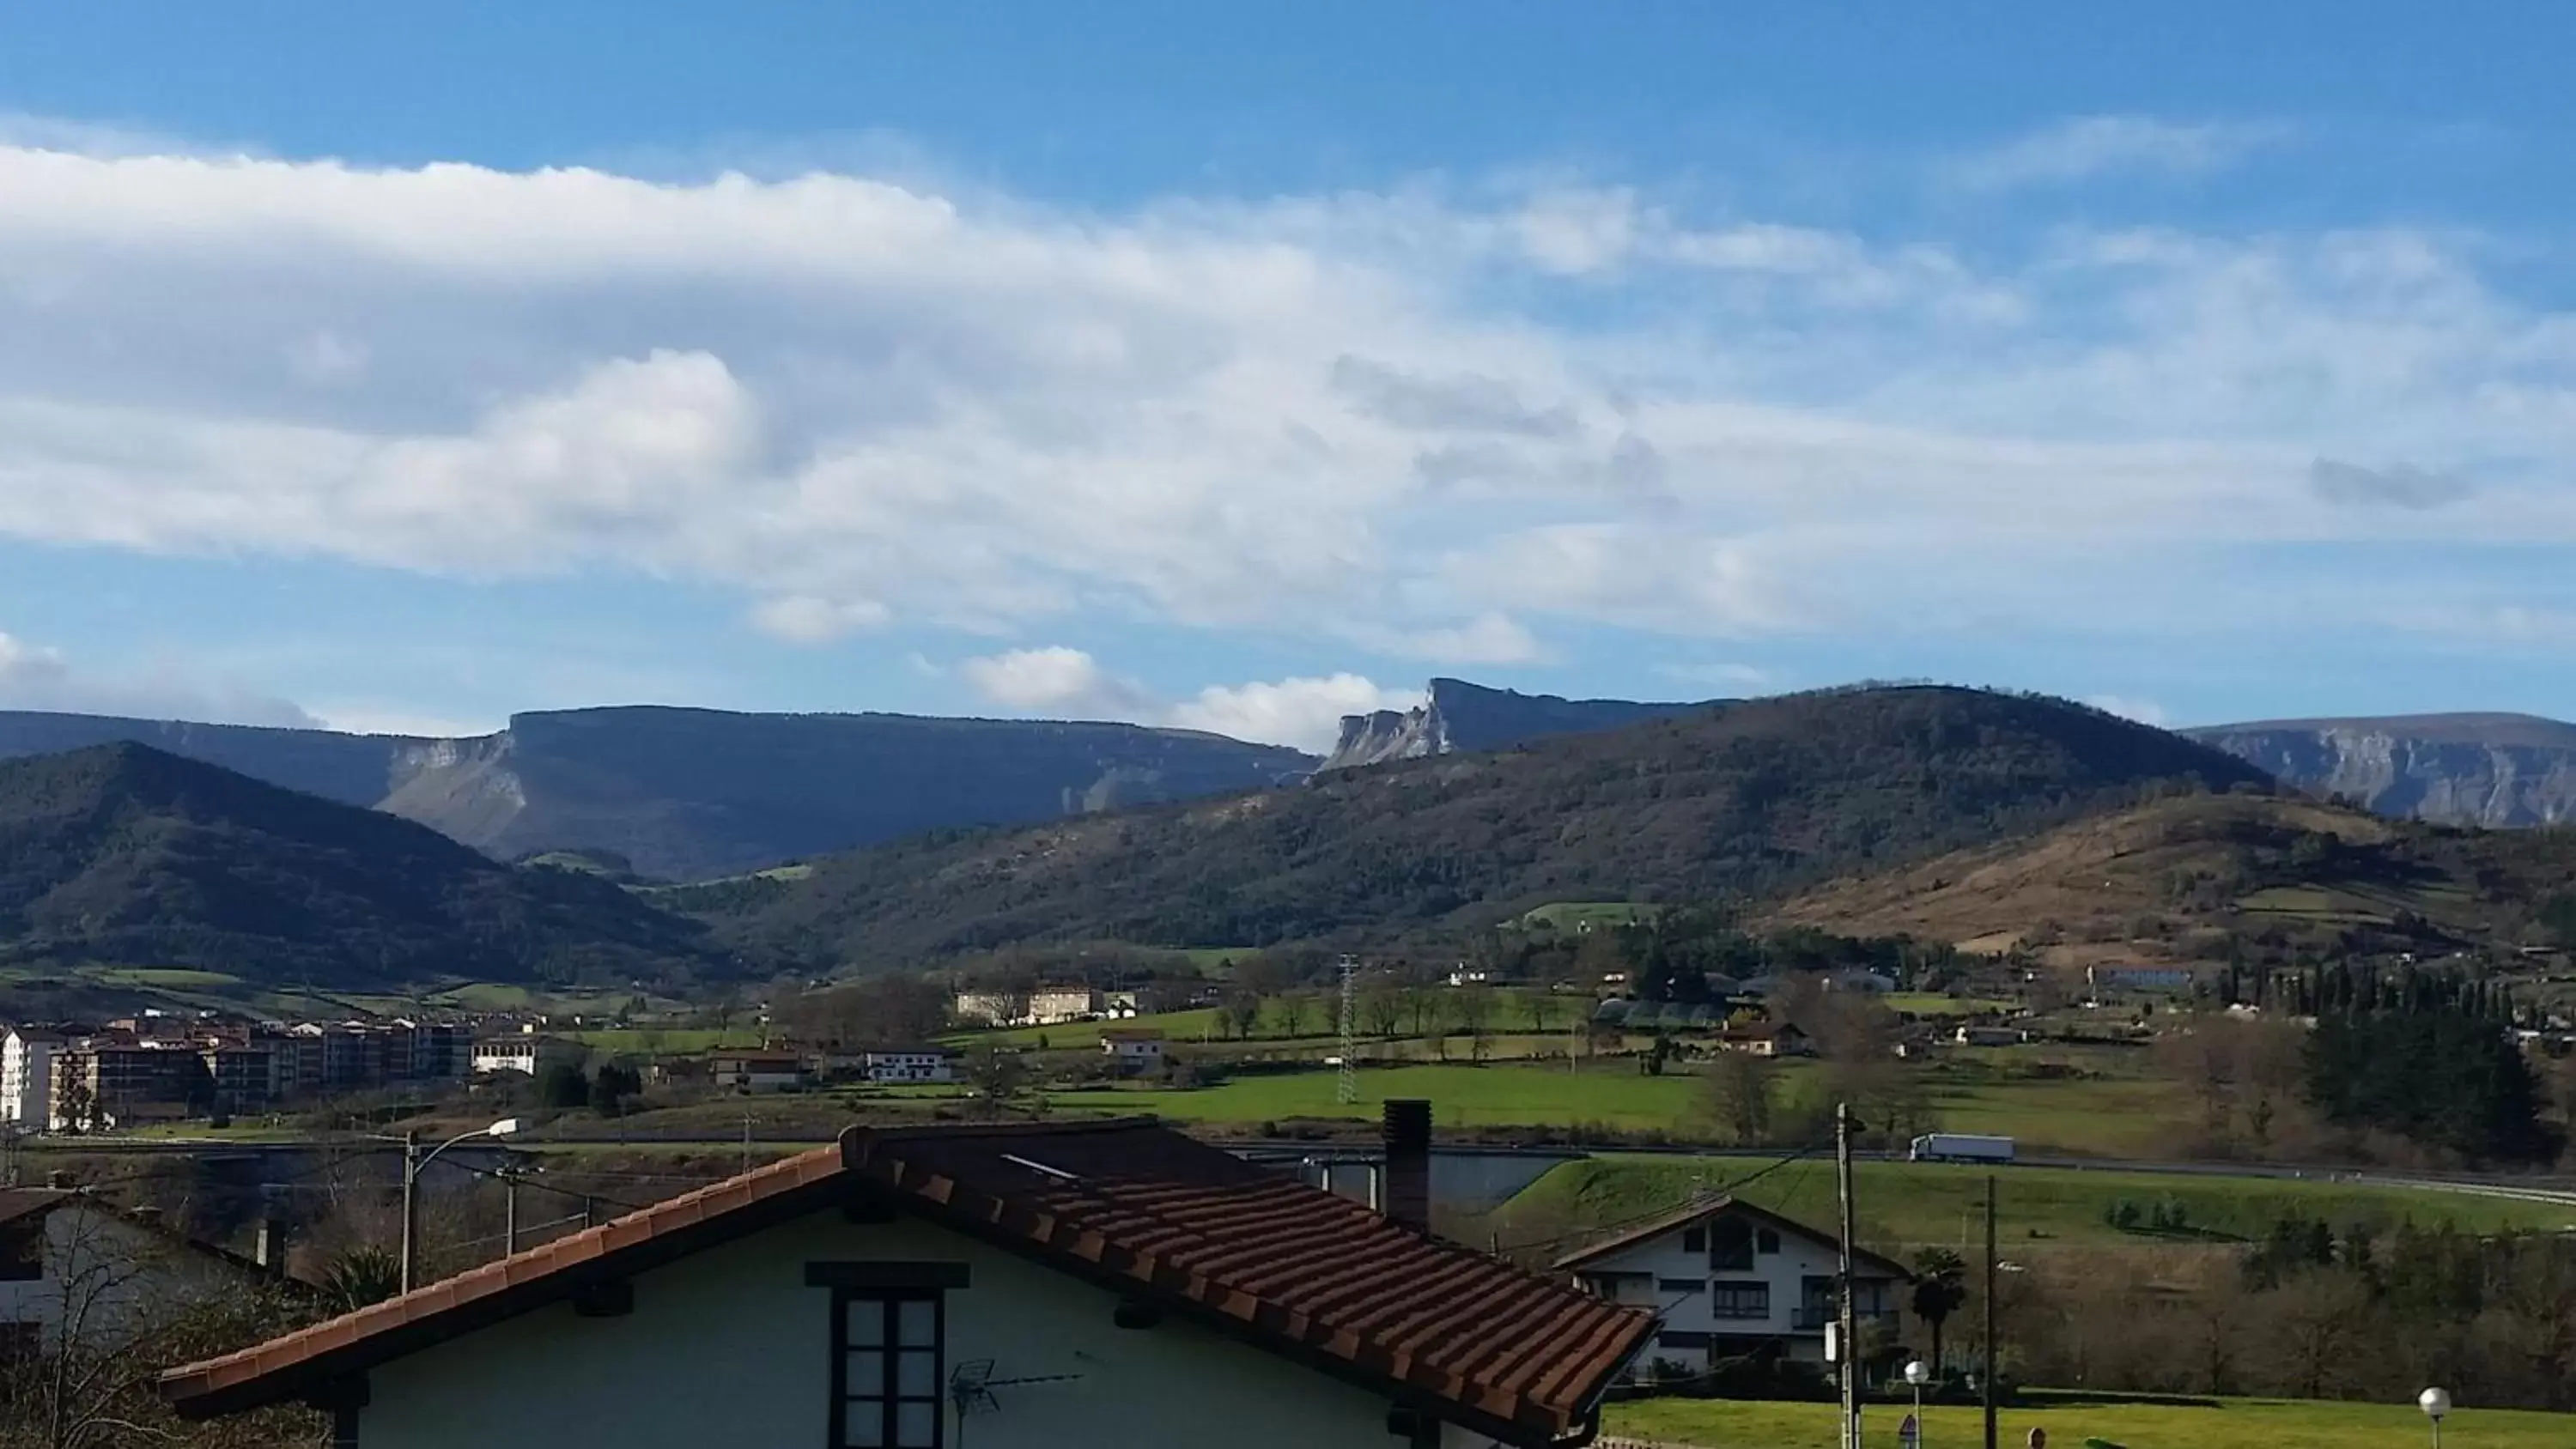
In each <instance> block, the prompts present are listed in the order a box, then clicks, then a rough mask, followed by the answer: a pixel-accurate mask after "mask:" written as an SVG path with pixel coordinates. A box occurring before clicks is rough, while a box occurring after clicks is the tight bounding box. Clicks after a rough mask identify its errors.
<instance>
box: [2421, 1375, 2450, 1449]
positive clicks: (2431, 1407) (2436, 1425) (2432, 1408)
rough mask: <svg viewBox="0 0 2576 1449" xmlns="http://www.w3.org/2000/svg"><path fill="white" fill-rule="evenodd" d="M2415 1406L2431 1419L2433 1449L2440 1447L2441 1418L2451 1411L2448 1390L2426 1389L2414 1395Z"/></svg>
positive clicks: (2439, 1448) (2440, 1448)
mask: <svg viewBox="0 0 2576 1449" xmlns="http://www.w3.org/2000/svg"><path fill="white" fill-rule="evenodd" d="M2415 1407H2417V1408H2419V1409H2422V1410H2423V1411H2424V1417H2425V1418H2427V1419H2430V1420H2432V1421H2433V1449H2442V1418H2443V1416H2444V1415H2446V1414H2448V1413H2450V1412H2451V1393H2450V1390H2448V1389H2426V1390H2425V1391H2424V1392H2422V1393H2420V1394H2418V1395H2416V1396H2415Z"/></svg>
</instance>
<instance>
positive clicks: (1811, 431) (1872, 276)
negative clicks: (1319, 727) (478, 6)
mask: <svg viewBox="0 0 2576 1449" xmlns="http://www.w3.org/2000/svg"><path fill="white" fill-rule="evenodd" d="M23 139H24V138H22V140H23ZM40 139H41V138H40ZM2271 143H2272V142H2271V140H2270V139H2269V138H2268V133H2266V132H2265V129H2264V128H2261V127H2255V128H2251V130H2247V129H2246V128H2231V127H2228V126H2224V125H2211V126H2202V127H2192V126H2183V127H2175V126H2172V125H2169V124H2165V123H2154V122H2141V121H2137V120H2136V119H2135V118H2116V117H2115V118H2097V119H2096V121H2094V122H2091V123H2085V124H2081V125H2076V126H2072V127H2069V128H2067V129H2066V131H2065V132H2064V133H2063V134H2058V135H2054V136H2051V137H2046V138H2034V139H2033V140H2032V141H2031V142H2028V143H2025V144H2024V145H2023V146H2022V147H2021V148H2020V149H2019V150H2018V151H2017V152H2015V153H2014V156H2015V158H2016V159H2014V160H2013V161H2012V164H2010V165H2007V166H2004V167H2002V168H2001V169H2000V170H1994V171H1992V172H1991V173H1990V174H1991V175H1993V176H1996V177H2010V176H2016V175H2017V176H2019V177H2021V178H2023V179H2026V180H2044V179H2049V178H2061V179H2062V178H2068V177H2072V176H2076V175H2080V174H2085V173H2086V171H2087V169H2088V168H2094V169H2110V168H2116V167H2127V168H2131V169H2136V168H2149V169H2160V170H2162V171H2165V172H2167V173H2177V172H2188V171H2191V170H2193V169H2195V168H2201V169H2206V168H2207V167H2209V166H2213V165H2217V164H2224V162H2225V161H2226V160H2227V159H2230V158H2232V157H2234V156H2237V155H2241V154H2243V153H2244V152H2245V151H2246V150H2247V149H2249V148H2251V147H2253V146H2257V145H2265V144H2271ZM0 195H5V196H6V197H7V198H8V205H7V206H5V207H0V535H6V536H8V537H11V538H15V539H29V540H38V541H43V542H51V543H60V544H68V545H80V546H92V547H105V548H116V549H125V550H133V551H138V552H145V553H163V554H170V553H188V554H202V555H217V556H238V555H249V556H261V555H267V556H276V557H322V558H331V559H340V560H354V561H358V562H361V563H366V564H372V565H377V566H382V567H389V568H400V569H408V570H414V571H419V572H424V573H432V574H440V575H448V576H457V577H469V578H488V577H498V576H517V575H565V574H572V573H577V572H583V571H599V572H617V573H624V574H629V575H640V576H644V577H649V578H662V579H671V580H676V581H682V582H686V583H689V584H692V585H699V586H706V587H711V588H713V589H715V590H717V591H719V593H721V594H723V595H726V596H729V597H730V599H731V600H733V602H732V603H731V604H730V605H729V607H732V608H736V609H739V610H741V611H742V612H743V613H744V614H745V615H746V616H747V617H748V619H749V620H750V622H751V623H752V624H753V625H754V626H755V627H757V628H760V629H762V630H765V631H766V632H769V633H771V634H773V635H776V636H778V637H782V638H786V639H790V640H795V641H802V642H819V641H824V640H828V639H831V638H836V637H840V636H842V635H844V634H847V633H849V632H852V631H854V630H863V629H875V628H887V629H900V628H905V627H917V626H921V625H925V624H926V625H941V626H950V627H955V628H961V629H968V630H977V631H983V632H986V633H989V634H995V635H1006V636H1007V635H1017V636H1019V637H1030V636H1031V635H1033V634H1035V633H1036V631H1038V630H1042V629H1045V628H1049V627H1052V626H1055V625H1057V624H1059V623H1062V622H1063V621H1067V620H1070V619H1075V618H1079V619H1082V620H1084V621H1086V622H1091V621H1135V620H1143V621H1149V622H1152V623H1155V624H1159V625H1166V626H1171V625H1177V626H1181V627H1187V628H1200V629H1207V630H1217V631H1224V630H1237V629H1260V630H1263V631H1265V632H1270V633H1277V634H1285V635H1291V636H1295V637H1298V638H1301V639H1304V640H1306V641H1309V642H1316V641H1329V642H1338V643H1345V644H1355V645H1358V646H1360V647H1363V648H1366V649H1370V650H1372V651H1374V652H1376V653H1377V654H1379V655H1382V656H1384V657H1387V658H1390V659H1397V658H1400V659H1406V660H1413V659H1423V660H1431V661H1436V662H1441V663H1450V664H1476V663H1502V662H1514V663H1518V662H1527V661H1530V660H1534V659H1537V658H1540V657H1543V656H1544V654H1545V652H1546V650H1545V646H1544V643H1543V641H1545V640H1547V639H1549V638H1562V637H1568V636H1569V632H1570V630H1571V629H1574V628H1579V627H1581V626H1608V627H1612V628H1623V629H1635V630H1647V631H1653V632H1656V633H1661V634H1668V635H1674V636H1681V637H1685V638H1715V639H1729V638H1751V637H1758V636H1767V635H1783V634H1792V635H1794V634H1802V633H1824V632H1842V631H1849V632H1866V633H1870V634H1873V635H1879V636H1884V635H1887V634H1891V633H1903V632H1908V631H1921V630H1930V629H1939V628H1950V629H1958V630H1962V631H1971V630H1972V631H1976V632H1977V633H1978V634H1979V635H1980V637H1990V636H1991V635H1992V631H1993V630H1994V629H1995V627H1996V625H1997V622H1998V621H2006V622H2011V621H2025V622H2033V623H2036V624H2039V625H2041V626H2046V627H2060V626H2067V627H2071V625H2069V624H2068V621H2070V620H2079V619H2080V620H2083V621H2085V622H2086V623H2088V624H2090V625H2092V626H2095V627H2100V628H2102V629H2105V630H2113V631H2134V630H2137V629H2138V628H2140V627H2142V626H2144V625H2147V624H2150V623H2154V624H2156V625H2158V626H2159V627H2164V626H2166V625H2167V624H2168V623H2169V621H2170V620H2172V619H2174V618H2176V617H2185V616H2189V617H2200V616H2204V615H2205V616H2208V617H2212V618H2235V619H2241V618H2244V617H2253V616H2257V615H2259V614H2260V613H2261V612H2262V610H2263V608H2264V607H2266V601H2267V600H2277V599H2278V597H2279V593H2278V591H2279V589H2280V588H2281V587H2282V585H2280V584H2279V582H2278V575H2277V573H2274V572H2272V571H2245V570H2228V569H2224V568H2222V567H2219V566H2218V565H2217V564H2215V563H2213V562H2212V560H2213V558H2214V556H2215V555H2216V554H2217V553H2218V552H2219V551H2223V550H2227V549H2230V548H2273V549H2301V548H2311V547H2323V546H2333V545H2343V544H2372V543H2400V544H2405V545H2408V546H2409V547H2414V546H2418V545H2423V546H2435V545H2445V544H2448V545H2460V546H2483V545H2490V544H2513V545H2516V546H2522V547H2528V546H2530V545H2532V544H2550V543H2559V544H2566V543H2576V494H2571V492H2570V488H2569V485H2568V483H2567V482H2566V481H2565V480H2567V479H2569V478H2576V316H2571V315H2568V314H2563V313H2560V312H2556V311H2552V310H2551V308H2550V306H2549V305H2547V304H2545V303H2541V302H2536V301H2533V300H2529V299H2528V298H2526V297H2525V296H2523V295H2521V294H2519V293H2517V292H2516V291H2515V290H2513V284H2511V283H2509V282H2507V281H2506V280H2503V278H2504V277H2506V276H2508V275H2510V276H2516V277H2518V276H2519V275H2521V273H2520V272H2514V273H2510V274H2507V273H2502V272H2491V271H2490V270H2489V265H2490V264H2489V261H2488V257H2489V254H2488V253H2487V252H2486V251H2485V250H2483V249H2482V247H2481V245H2480V244H2479V242H2478V241H2477V239H2475V238H2468V237H2461V236H2456V235H2450V234H2445V233H2441V232H2435V231H2426V230H2414V229H2405V228H2382V229H2374V230H2361V231H2351V232H2321V233H2301V232H2298V231H2295V230H2286V231H2277V232H2272V233H2266V234H2261V235H2252V236H2237V235H2228V234H2216V233H2185V232H2179V231H2170V230H2169V231H2159V232H2140V231H2110V232H2084V231H2065V232H2059V231H2043V232H2037V233H2034V235H2033V236H2032V238H2031V239H2030V244H2029V246H2028V247H2027V248H2024V249H2021V250H2020V251H2015V250H2014V249H2010V248H2000V249H1999V248H1992V247H1987V248H1981V249H1980V250H1979V251H1978V252H1977V253H1976V255H1981V256H1993V255H2005V256H2013V257H2017V258H2019V259H2018V260H2014V261H2010V262H2005V263H1990V264H1986V265H1983V266H1980V265H1974V264H1971V263H1970V262H1969V261H1966V260H1963V257H1964V256H1965V255H1968V254H1966V253H1963V252H1961V251H1959V250H1957V249H1955V248H1954V247H1953V246H1951V245H1949V241H1948V239H1947V238H1943V237H1940V236H1936V235H1925V236H1919V237H1910V238H1873V237H1863V236H1860V235H1857V234H1852V233H1846V232H1840V231H1832V230H1824V229H1817V228H1813V227H1805V226H1798V225H1792V224H1788V223H1786V222H1783V221H1780V220H1777V219H1772V218H1765V217H1761V216H1755V215H1738V214H1725V215H1709V216H1702V215H1698V214H1694V213H1693V212H1691V211H1690V210H1689V209H1688V208H1685V207H1684V206H1682V205H1681V204H1680V203H1678V202H1676V201H1674V200H1672V199H1670V198H1667V197H1663V196H1660V195H1659V194H1657V193H1656V192H1654V191H1653V190H1651V189H1649V188H1643V187H1638V188H1626V189H1602V188H1586V187H1582V186H1575V185H1562V186H1548V187H1539V188H1525V189H1522V190H1520V191H1516V192H1511V191H1507V192H1504V193H1503V194H1500V195H1499V197H1497V196H1494V195H1490V194H1479V195H1473V196H1468V197H1464V198H1462V197H1460V196H1457V195H1451V194H1447V193H1443V192H1441V191H1440V190H1438V189H1437V188H1431V187H1422V188H1413V189H1405V190H1399V191H1395V192H1391V193H1388V194H1384V195H1364V194H1351V195H1333V196H1326V197H1289V198H1278V199H1273V200H1268V201H1262V202H1254V203H1225V202H1191V201H1185V200H1175V201H1169V202H1165V203H1161V204H1157V205H1151V206H1146V207H1141V208H1137V209H1134V210H1130V211H1125V212H1119V213H1115V214H1081V213H1065V212H1054V211H1048V210H1046V209H1044V208H1040V207H1037V206H1033V205H1030V204H1027V203H1025V202H1021V201H1016V200H1014V199H1012V198H1007V197H990V196H980V195H971V194H964V193H959V192H955V191H951V190H942V189H940V188H938V187H937V186H935V185H933V184H930V183H921V182H916V183H914V184H911V185H895V184H890V183H888V182H885V181H882V180H878V179H872V178H869V177H863V176H850V175H835V174H830V173H820V172H818V173H813V174H801V175H796V176H793V177H789V178H786V179H778V180H756V179H752V178H748V177H744V176H740V175H722V176H717V177H714V178H712V179H708V180H704V181H697V182H688V183H673V182H657V181H649V180H644V179H638V178H635V177H629V176H620V175H614V174H610V173H606V172H601V171H594V170H578V169H568V170H546V171H537V172H528V173H507V172H500V171H493V170H488V169H483V168H478V167H473V166H461V165H442V166H428V167H421V168H413V169H389V170H371V169H364V168H359V167H354V166H350V165H345V164H341V163H335V162H306V161H291V160H274V159H243V158H234V157H218V156H205V155H190V154H185V153H184V152H182V151H179V150H177V149H175V148H174V149H172V150H171V151H169V152H167V153H163V152H152V153H149V154H133V153H132V148H131V147H128V146H124V145H117V146H104V145H102V146H91V147H84V148H77V149H67V148H66V147H64V146H62V145H53V146H51V148H50V149H48V148H47V147H44V146H31V145H26V144H19V145H15V146H11V145H6V144H0ZM315 278H328V279H329V285H328V286H317V285H315V284H314V279H315ZM2321 454H2323V455H2325V456H2328V457H2330V458H2357V459H2368V460H2383V461H2381V462H2377V463H2374V464H2372V465H2371V468H2370V471H2373V472H2374V476H2375V477H2378V478H2380V479H2381V480H2382V485H2383V486H2382V487H2381V488H2380V496H2382V497H2392V496H2400V495H2402V497H2400V501H2402V500H2403V498H2422V497H2425V496H2428V495H2427V492H2426V488H2427V487H2428V486H2430V485H2428V484H2427V483H2426V482H2425V481H2424V480H2444V479H2451V478H2461V477H2471V476H2474V477H2475V478H2477V479H2478V486H2477V488H2476V490H2475V491H2474V492H2471V493H2467V494H2465V495H2464V496H2459V497H2456V498H2448V499H2446V500H2445V506H2442V507H2440V508H2438V509H2434V508H2413V509H2409V508H2389V507H2336V506H2331V505H2330V504H2329V502H2328V501H2327V498H2324V497H2320V490H2319V488H2318V487H2317V486H2316V481H2315V479H2316V475H2315V474H2314V471H2313V465H2314V464H2315V463H2316V461H2317V459H2318V458H2319V457H2320V455H2321ZM2396 459H2409V460H2414V461H2413V462H2412V463H2411V464H2410V465H2409V466H2410V467H2411V468H2412V469H2414V470H2416V472H2412V473H2404V474H2401V473H2399V472H2397V471H2395V465H2394V464H2392V463H2388V462H2385V461H2384V460H2396ZM2419 473H2420V478H2419V477H2418V476H2417V475H2418V474H2419ZM2392 479H2393V480H2394V481H2395V483H2396V484H2397V485H2398V488H2397V494H2395V495H2391V494H2389V492H2388V489H2387V487H2386V486H2385V484H2386V482H2387V480H2392ZM2353 481H2354V480H2353V479H2352V478H2351V477H2350V476H2348V475H2344V474H2336V475H2334V478H2333V480H2332V486H2330V487H2328V488H2327V489H2325V490H2324V491H2325V492H2326V493H2327V494H2329V495H2333V496H2345V497H2349V496H2352V493H2353V489H2352V487H2351V484H2352V483H2353ZM2114 584H2116V585H2117V589H2116V591H2111V586H2112V585H2114ZM2077 597H2083V598H2086V599H2087V600H2088V601H2096V602H2093V603H2092V604H2091V606H2088V607H2087V608H2086V609H2083V610H2074V609H2070V608H2069V607H2068V601H2069V600H2070V599H2071V598H2077ZM2097 600H2098V601H2097ZM998 657H1002V658H1008V657H1010V656H998ZM1006 687H1007V686H1006ZM1064 698H1066V699H1067V700H1068V701H1085V702H1086V707H1094V708H1096V707H1102V706H1105V705H1108V704H1115V703H1120V702H1122V701H1124V702H1125V703H1126V704H1128V705H1129V707H1130V708H1131V711H1132V709H1133V708H1134V707H1135V705H1136V697H1135V693H1134V692H1133V691H1124V690H1121V689H1118V688H1116V687H1112V688H1111V692H1110V693H1109V694H1106V695H1102V694H1090V695H1086V694H1085V693H1084V692H1082V691H1081V690H1075V691H1073V692H1072V693H1069V694H1067V695H1065V696H1064ZM1032 707H1034V706H1032ZM1067 707H1071V706H1070V704H1068V706H1067Z"/></svg>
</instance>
